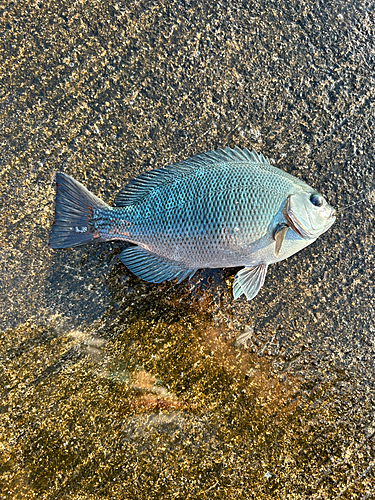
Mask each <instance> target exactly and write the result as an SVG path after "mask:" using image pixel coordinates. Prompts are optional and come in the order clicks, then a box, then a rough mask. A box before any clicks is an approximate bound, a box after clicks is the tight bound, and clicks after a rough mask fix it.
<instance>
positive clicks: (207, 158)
mask: <svg viewBox="0 0 375 500" xmlns="http://www.w3.org/2000/svg"><path fill="white" fill-rule="evenodd" d="M249 162H251V163H257V164H262V165H269V162H268V160H266V158H265V157H264V156H263V155H262V154H258V153H256V152H255V151H249V150H248V149H247V148H245V149H240V148H238V147H237V146H236V147H235V148H234V149H231V148H228V147H227V148H225V149H219V150H217V151H208V152H207V153H200V154H198V155H195V156H192V157H191V158H188V159H187V160H184V161H181V162H179V163H175V164H174V165H169V166H167V167H163V168H159V169H155V170H149V171H148V172H144V173H143V174H141V175H139V176H138V177H136V178H135V179H133V180H131V181H130V182H129V184H127V185H126V186H125V187H124V188H122V189H121V191H120V192H119V193H118V194H117V196H116V198H115V201H114V204H115V206H117V207H125V206H127V205H134V204H135V203H139V202H140V201H142V200H143V199H144V198H145V196H147V195H148V194H149V193H150V192H151V191H152V190H153V189H155V188H157V187H159V186H160V185H162V184H168V183H171V182H174V181H175V180H176V177H180V178H182V177H184V176H187V175H190V174H192V173H194V172H195V171H196V170H197V169H200V168H218V167H220V165H223V164H229V163H249ZM270 166H271V165H270Z"/></svg>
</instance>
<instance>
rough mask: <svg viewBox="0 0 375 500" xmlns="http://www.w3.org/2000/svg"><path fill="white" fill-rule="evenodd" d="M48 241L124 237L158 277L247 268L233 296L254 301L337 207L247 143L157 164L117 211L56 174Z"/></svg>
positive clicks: (131, 258) (131, 256) (128, 190)
mask: <svg viewBox="0 0 375 500" xmlns="http://www.w3.org/2000/svg"><path fill="white" fill-rule="evenodd" d="M56 186H57V190H56V205H55V222H54V224H53V226H52V229H51V237H50V246H51V247H52V248H64V247H67V246H77V245H81V244H84V243H89V242H100V241H108V240H114V239H119V240H123V241H126V242H128V243H133V244H135V245H137V246H136V247H128V248H125V249H124V250H123V252H122V253H121V254H120V259H121V260H122V262H123V263H124V264H125V265H126V266H127V267H128V268H129V269H130V270H131V271H132V272H134V273H135V274H137V275H138V276H139V277H141V278H143V279H145V280H147V281H153V282H160V281H164V280H170V279H174V278H177V280H178V281H181V280H182V279H184V278H186V277H191V276H192V275H193V274H194V273H195V271H196V270H197V269H200V268H219V267H237V266H245V269H243V270H241V271H240V272H239V273H237V275H236V277H235V282H234V296H235V298H237V297H238V296H240V295H242V294H245V295H246V297H247V299H248V300H250V299H251V298H253V297H254V296H255V295H256V294H257V293H258V291H259V289H260V287H261V286H262V285H263V282H264V278H265V275H266V272H267V266H268V265H269V264H271V263H273V262H277V261H280V260H283V259H285V258H287V257H289V256H290V255H292V254H293V253H296V252H297V251H299V250H301V249H302V248H304V247H305V246H307V245H309V244H310V243H312V242H313V241H315V239H316V238H317V237H318V236H320V234H322V233H323V232H325V231H326V230H327V229H328V228H329V227H330V226H331V225H332V224H333V222H334V220H335V217H334V210H333V209H332V207H330V206H329V205H328V203H327V202H326V201H325V200H324V198H323V197H322V196H321V195H319V194H318V193H316V191H315V190H314V189H312V188H311V187H310V186H308V185H307V184H306V183H304V182H303V181H301V180H300V179H297V178H296V177H293V176H292V175H290V174H288V173H287V172H284V171H283V170H280V169H278V168H276V167H273V166H272V165H271V164H270V163H269V162H268V161H267V160H266V159H265V158H264V157H263V156H262V155H260V154H257V153H255V152H250V151H249V150H247V149H246V148H245V149H244V150H241V149H239V148H234V149H230V148H226V149H225V150H219V151H210V152H208V153H203V154H200V155H196V156H194V157H192V158H189V159H188V160H185V161H183V162H180V163H177V164H175V165H171V166H168V167H164V168H161V169H157V170H151V171H149V172H145V173H143V174H141V175H140V176H138V177H137V178H136V179H134V180H132V181H131V182H130V183H129V184H128V185H127V186H125V187H124V188H123V189H122V190H121V191H120V193H119V194H118V195H117V196H116V198H115V206H114V207H110V206H108V205H106V204H104V202H102V201H101V200H99V198H97V197H96V196H94V195H93V194H92V193H90V192H89V191H88V190H87V189H86V188H84V187H83V186H82V185H81V184H80V183H78V182H77V181H75V180H74V179H72V178H71V177H69V176H67V175H66V174H61V173H57V174H56Z"/></svg>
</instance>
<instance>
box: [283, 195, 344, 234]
mask: <svg viewBox="0 0 375 500" xmlns="http://www.w3.org/2000/svg"><path fill="white" fill-rule="evenodd" d="M290 198H291V196H288V198H287V199H286V202H285V206H284V208H283V210H282V213H283V215H284V217H285V220H286V221H287V223H288V225H289V226H290V228H291V229H293V231H295V232H296V233H297V234H298V236H300V237H301V238H303V239H308V240H310V239H315V238H317V237H318V236H319V235H320V234H322V233H324V232H325V231H327V229H329V228H330V227H331V226H332V224H333V223H334V222H335V220H336V213H335V210H334V209H331V213H330V214H329V216H328V217H327V222H326V224H324V225H323V227H322V228H321V229H319V230H317V229H315V228H314V226H313V224H312V221H311V219H310V216H309V213H308V211H307V210H306V209H305V213H306V218H307V220H306V221H303V220H302V221H301V220H298V219H297V217H296V216H295V215H294V213H293V210H292V207H291V200H290ZM303 222H305V223H306V225H308V226H309V227H310V228H311V229H312V231H311V230H310V229H308V228H307V227H306V226H305V225H304V224H303Z"/></svg>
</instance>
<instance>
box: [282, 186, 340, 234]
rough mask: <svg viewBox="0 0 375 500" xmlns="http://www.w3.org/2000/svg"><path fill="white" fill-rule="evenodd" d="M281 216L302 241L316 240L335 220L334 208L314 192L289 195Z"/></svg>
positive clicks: (304, 191) (303, 191)
mask: <svg viewBox="0 0 375 500" xmlns="http://www.w3.org/2000/svg"><path fill="white" fill-rule="evenodd" d="M283 215H284V218H285V220H286V222H287V224H288V226H290V227H291V228H292V229H293V230H294V231H295V232H296V233H297V234H298V235H299V236H301V238H304V239H315V238H318V236H320V235H321V234H323V233H324V232H326V231H327V230H328V229H329V228H330V227H331V226H332V224H333V223H334V222H335V220H336V216H335V210H334V208H332V207H331V206H330V205H329V204H328V203H327V201H326V200H325V198H324V197H323V196H322V195H321V194H319V193H317V192H316V191H314V190H308V191H307V190H302V191H300V192H298V193H295V194H291V195H289V196H288V198H287V199H286V202H285V205H284V208H283Z"/></svg>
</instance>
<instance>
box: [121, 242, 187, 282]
mask: <svg viewBox="0 0 375 500" xmlns="http://www.w3.org/2000/svg"><path fill="white" fill-rule="evenodd" d="M119 259H120V260H121V262H122V263H123V264H125V266H126V267H127V268H128V269H129V271H131V272H132V273H133V274H135V275H136V276H138V277H139V278H141V279H143V280H145V281H149V282H151V283H161V282H162V281H170V280H173V279H175V278H177V282H178V283H180V282H181V281H182V280H184V279H185V278H188V277H189V278H191V277H192V276H193V275H194V274H195V272H196V269H187V268H186V267H184V266H183V265H182V264H180V263H179V262H174V261H173V260H170V259H166V258H164V257H160V256H159V255H156V254H154V253H152V252H149V251H148V250H145V249H144V248H141V247H138V246H136V247H129V248H125V249H124V250H123V251H122V252H121V253H120V255H119Z"/></svg>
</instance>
